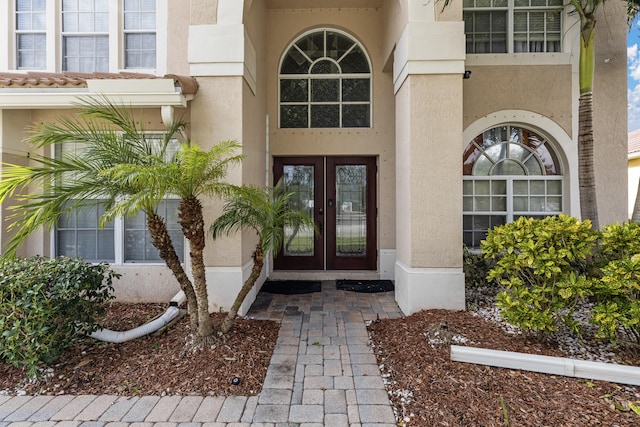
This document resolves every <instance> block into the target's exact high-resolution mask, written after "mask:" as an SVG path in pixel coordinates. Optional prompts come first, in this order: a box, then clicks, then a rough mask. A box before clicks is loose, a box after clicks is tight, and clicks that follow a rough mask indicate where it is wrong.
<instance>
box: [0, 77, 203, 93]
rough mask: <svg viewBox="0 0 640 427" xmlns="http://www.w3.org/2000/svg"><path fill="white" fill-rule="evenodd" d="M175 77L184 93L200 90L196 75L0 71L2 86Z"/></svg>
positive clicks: (75, 84)
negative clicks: (162, 75)
mask: <svg viewBox="0 0 640 427" xmlns="http://www.w3.org/2000/svg"><path fill="white" fill-rule="evenodd" d="M157 78H167V79H173V82H174V85H175V86H177V87H180V88H181V89H182V93H183V94H184V95H194V94H195V93H196V92H197V91H198V82H197V81H196V79H195V77H191V76H177V75H175V74H167V75H166V76H164V77H158V76H154V75H153V74H142V73H128V72H121V73H71V72H62V73H45V72H34V71H32V72H28V73H0V88H64V87H87V80H91V79H157Z"/></svg>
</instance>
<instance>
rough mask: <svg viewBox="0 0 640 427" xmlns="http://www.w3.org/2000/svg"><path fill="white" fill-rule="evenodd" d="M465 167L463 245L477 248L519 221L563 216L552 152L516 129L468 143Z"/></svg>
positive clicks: (495, 130) (489, 132) (496, 131)
mask: <svg viewBox="0 0 640 427" xmlns="http://www.w3.org/2000/svg"><path fill="white" fill-rule="evenodd" d="M462 161H463V165H462V167H463V174H464V177H463V212H464V220H463V230H464V244H465V245H467V246H469V247H479V246H480V241H481V240H482V239H484V238H485V237H486V235H487V231H488V230H489V229H491V228H493V227H495V226H497V225H501V224H505V223H507V222H511V221H513V220H515V219H517V218H519V217H521V216H527V217H535V218H541V217H544V216H549V215H557V214H559V213H560V212H562V204H563V200H562V171H561V166H560V161H559V160H558V157H557V155H556V154H555V152H554V151H553V147H551V146H550V144H549V143H548V142H547V140H545V139H544V138H543V137H542V136H540V135H538V134H537V133H535V132H533V131H531V130H529V129H525V128H522V127H518V126H511V125H502V126H498V127H495V128H493V129H489V130H487V131H485V132H483V133H482V134H480V135H478V136H477V137H475V138H474V139H473V141H471V143H470V144H469V145H468V146H467V148H466V150H465V151H464V155H463V158H462Z"/></svg>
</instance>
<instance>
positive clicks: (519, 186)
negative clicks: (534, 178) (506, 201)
mask: <svg viewBox="0 0 640 427" xmlns="http://www.w3.org/2000/svg"><path fill="white" fill-rule="evenodd" d="M513 194H529V182H528V181H513Z"/></svg>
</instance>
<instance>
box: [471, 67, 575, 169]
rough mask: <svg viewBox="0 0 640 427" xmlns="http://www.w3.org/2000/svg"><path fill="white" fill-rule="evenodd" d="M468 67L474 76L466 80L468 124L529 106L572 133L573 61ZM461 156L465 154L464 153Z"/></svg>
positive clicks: (527, 109) (528, 109) (531, 109)
mask: <svg viewBox="0 0 640 427" xmlns="http://www.w3.org/2000/svg"><path fill="white" fill-rule="evenodd" d="M467 69H468V70H470V71H471V78H470V79H467V80H464V92H463V93H464V95H463V96H464V127H465V128H466V127H467V126H469V125H470V124H471V123H473V122H474V121H476V120H478V119H479V118H481V117H483V116H486V115H488V114H491V113H494V112H496V111H503V110H526V111H532V112H535V113H538V114H541V115H543V116H545V117H548V118H550V119H552V120H553V121H555V122H556V123H558V124H559V125H560V126H561V127H562V128H563V129H564V130H565V131H566V132H567V133H568V134H571V127H572V114H571V111H572V110H571V108H572V80H571V77H572V75H571V66H570V65H526V66H517V65H501V66H475V67H467ZM505 119H506V120H509V119H508V118H505ZM468 142H470V141H467V143H468ZM460 156H461V158H462V153H460Z"/></svg>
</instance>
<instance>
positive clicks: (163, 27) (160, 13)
mask: <svg viewBox="0 0 640 427" xmlns="http://www.w3.org/2000/svg"><path fill="white" fill-rule="evenodd" d="M108 1H109V30H108V34H109V70H108V72H110V73H117V72H121V71H132V72H137V73H146V74H155V75H160V76H162V75H165V74H166V73H167V42H168V37H167V25H168V20H169V17H168V14H169V0H156V66H155V68H152V69H142V68H131V69H126V68H125V63H124V19H123V16H122V15H123V10H124V9H123V6H124V4H123V0H108ZM0 3H1V4H0V26H1V24H2V23H6V28H8V29H9V30H7V31H0V47H6V52H7V53H6V54H5V55H0V70H2V71H12V70H18V68H17V66H18V62H17V45H16V42H17V40H16V36H15V35H16V4H15V1H14V0H3V1H1V2H0ZM45 33H46V51H47V59H46V64H47V65H46V69H43V70H37V71H44V72H51V73H56V72H61V71H62V0H47V2H46V30H45ZM21 71H22V70H21Z"/></svg>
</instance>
